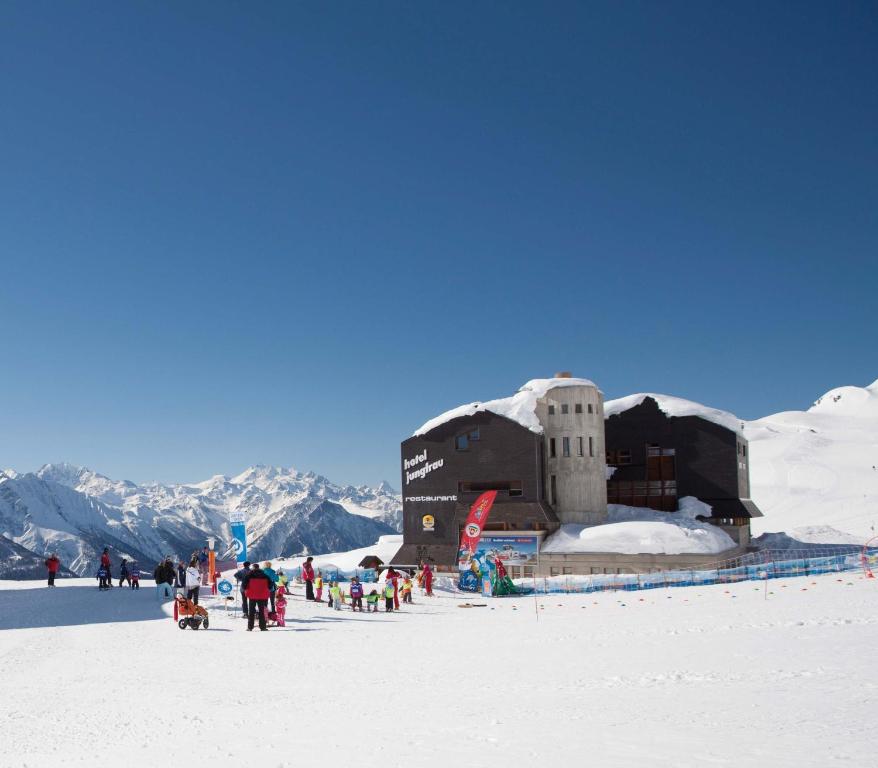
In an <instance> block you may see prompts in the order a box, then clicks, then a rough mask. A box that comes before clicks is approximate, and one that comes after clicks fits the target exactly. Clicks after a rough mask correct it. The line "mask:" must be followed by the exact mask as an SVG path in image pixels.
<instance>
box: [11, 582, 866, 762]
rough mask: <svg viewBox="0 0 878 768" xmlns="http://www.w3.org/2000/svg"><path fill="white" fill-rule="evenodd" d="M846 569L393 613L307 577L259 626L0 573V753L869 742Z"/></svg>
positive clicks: (349, 754)
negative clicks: (330, 604) (346, 605)
mask: <svg viewBox="0 0 878 768" xmlns="http://www.w3.org/2000/svg"><path fill="white" fill-rule="evenodd" d="M840 576H841V578H840V579H839V578H838V577H836V576H823V577H818V578H814V579H790V580H787V581H780V580H779V581H773V582H770V583H769V584H768V594H767V595H766V594H765V593H764V591H763V585H762V584H754V583H752V582H745V583H741V584H735V585H730V586H728V587H722V586H720V587H707V588H685V589H674V590H654V591H650V592H641V593H604V594H598V595H570V596H560V597H559V596H555V595H552V596H544V597H540V598H537V599H536V600H535V599H534V598H532V597H531V598H512V599H498V600H493V601H484V600H479V601H478V602H487V603H488V605H487V607H477V608H460V607H458V606H459V604H461V603H462V602H463V598H461V597H459V596H453V595H451V594H448V593H445V594H441V595H440V596H438V597H436V598H434V599H432V600H427V599H425V598H420V597H419V596H417V595H416V596H415V604H414V605H413V606H411V607H407V608H405V609H404V610H403V611H401V612H400V613H398V614H384V613H380V614H378V615H374V614H373V615H370V614H352V613H351V612H349V611H347V610H345V611H341V612H334V611H331V610H328V609H327V608H326V607H324V606H318V605H314V604H310V603H306V602H305V601H304V600H302V599H301V593H300V590H297V591H296V596H295V597H294V599H293V600H292V601H291V603H290V605H289V610H288V626H287V628H286V629H272V630H269V631H268V632H266V633H260V632H259V631H258V630H257V631H255V632H252V633H250V632H246V631H245V630H244V622H243V621H241V619H236V618H232V617H231V616H230V617H226V616H225V615H224V612H223V610H222V609H217V608H214V609H213V610H212V612H211V629H209V630H207V631H199V632H194V631H192V630H188V629H187V630H185V631H181V630H179V629H178V628H177V627H176V625H175V624H174V623H173V622H172V620H171V619H170V618H168V617H167V616H166V615H165V613H164V612H163V610H162V609H161V607H160V606H159V604H158V603H157V602H156V600H155V597H154V593H153V590H152V589H151V588H149V587H145V588H144V589H142V590H141V591H140V593H131V592H130V591H129V590H127V589H118V588H116V589H113V590H112V591H110V592H109V593H99V592H98V590H97V588H96V587H95V586H94V582H93V581H92V580H89V579H73V580H65V581H62V582H61V584H62V586H60V587H59V588H57V589H55V590H49V589H47V588H45V587H43V586H41V585H37V584H35V583H34V582H2V583H0V679H2V680H3V690H4V696H3V697H2V699H0V723H2V733H3V748H2V750H0V765H2V766H13V765H15V766H45V765H64V766H94V765H96V764H102V765H132V766H134V765H150V764H165V763H166V762H167V761H169V760H181V761H190V762H195V763H197V764H210V765H216V766H240V765H250V764H255V765H265V766H271V768H284V767H289V768H291V767H292V766H297V767H298V766H302V765H325V766H353V765H386V766H402V765H416V766H419V768H434V767H435V768H439V767H440V766H441V767H442V768H447V766H449V765H467V766H470V767H481V766H485V767H487V766H491V768H496V766H498V765H506V766H514V767H517V766H532V765H535V764H537V763H539V764H542V765H558V764H574V763H575V764H587V765H597V766H601V768H621V767H623V766H625V767H629V766H630V767H633V766H638V767H639V766H651V767H653V768H660V767H663V766H665V767H667V768H680V767H681V766H683V767H685V766H705V765H713V766H729V767H731V766H734V767H735V768H742V767H744V766H751V767H753V768H756V767H757V766H758V767H759V768H763V767H764V766H776V767H778V768H783V767H784V766H789V767H790V768H793V767H795V768H803V766H815V767H816V766H825V765H827V764H835V763H849V764H852V765H858V766H866V765H872V764H874V762H875V737H874V717H875V712H876V705H878V686H876V684H875V682H874V649H875V647H876V644H878V614H876V611H875V605H876V600H878V583H876V581H875V580H872V581H868V580H865V579H863V578H862V577H861V576H860V575H859V574H841V575H840ZM766 597H767V599H766ZM470 599H472V598H470Z"/></svg>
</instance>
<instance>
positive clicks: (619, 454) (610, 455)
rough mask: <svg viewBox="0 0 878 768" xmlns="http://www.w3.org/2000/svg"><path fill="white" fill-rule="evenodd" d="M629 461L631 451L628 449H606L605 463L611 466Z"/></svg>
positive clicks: (628, 462)
mask: <svg viewBox="0 0 878 768" xmlns="http://www.w3.org/2000/svg"><path fill="white" fill-rule="evenodd" d="M630 463H631V451H630V450H619V451H607V464H609V465H610V466H611V467H618V466H622V465H623V464H630Z"/></svg>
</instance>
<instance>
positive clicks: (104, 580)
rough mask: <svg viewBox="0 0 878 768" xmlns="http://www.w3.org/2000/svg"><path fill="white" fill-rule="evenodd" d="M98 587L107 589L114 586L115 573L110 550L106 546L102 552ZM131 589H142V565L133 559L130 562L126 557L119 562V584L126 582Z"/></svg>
mask: <svg viewBox="0 0 878 768" xmlns="http://www.w3.org/2000/svg"><path fill="white" fill-rule="evenodd" d="M97 580H98V589H99V590H106V589H110V588H111V587H112V586H113V574H112V571H111V567H110V551H109V549H108V548H106V547H104V551H103V552H102V553H101V564H100V567H99V568H98V573H97ZM126 581H127V582H128V586H129V587H130V588H131V589H140V566H139V565H138V564H137V563H136V562H134V561H132V562H131V563H129V562H128V561H127V560H126V559H124V558H123V559H122V562H121V563H120V564H119V586H120V587H121V586H122V585H123V584H124V583H125V582H126Z"/></svg>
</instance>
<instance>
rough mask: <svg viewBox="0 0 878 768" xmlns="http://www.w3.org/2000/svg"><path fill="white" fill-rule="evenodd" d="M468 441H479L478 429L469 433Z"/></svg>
mask: <svg viewBox="0 0 878 768" xmlns="http://www.w3.org/2000/svg"><path fill="white" fill-rule="evenodd" d="M469 439H470V440H479V439H480V437H479V430H478V429H474V430H473V431H472V432H470V433H469Z"/></svg>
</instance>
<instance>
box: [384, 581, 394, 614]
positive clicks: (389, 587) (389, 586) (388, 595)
mask: <svg viewBox="0 0 878 768" xmlns="http://www.w3.org/2000/svg"><path fill="white" fill-rule="evenodd" d="M395 594H396V588H395V587H394V586H393V583H392V582H391V581H389V580H388V581H385V582H384V610H385V611H386V612H387V613H391V612H392V611H393V596H394V595H395Z"/></svg>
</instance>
